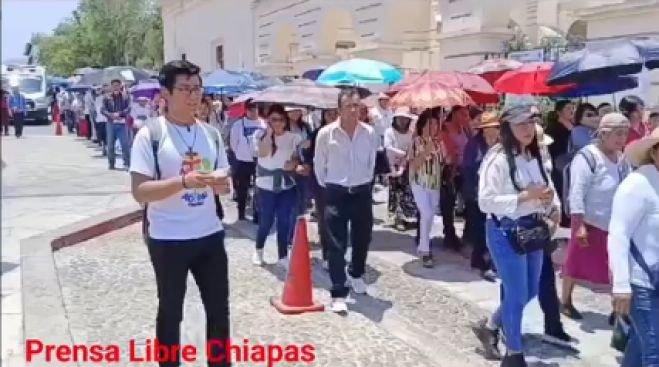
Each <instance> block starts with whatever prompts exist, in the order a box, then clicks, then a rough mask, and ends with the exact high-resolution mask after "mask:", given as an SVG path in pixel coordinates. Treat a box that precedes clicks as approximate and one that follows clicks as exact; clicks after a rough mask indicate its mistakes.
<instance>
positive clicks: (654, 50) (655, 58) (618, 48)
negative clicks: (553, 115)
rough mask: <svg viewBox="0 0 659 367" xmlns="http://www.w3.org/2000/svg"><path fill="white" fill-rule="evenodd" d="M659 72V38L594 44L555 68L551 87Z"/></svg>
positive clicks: (566, 57)
mask: <svg viewBox="0 0 659 367" xmlns="http://www.w3.org/2000/svg"><path fill="white" fill-rule="evenodd" d="M643 67H646V68H648V69H655V68H659V38H652V39H646V40H630V39H622V40H611V41H602V42H593V43H589V44H587V45H586V47H584V48H583V49H581V50H578V51H573V52H568V53H565V54H563V55H561V57H560V58H559V60H558V61H557V62H556V64H554V66H553V68H552V70H551V74H550V75H549V78H548V84H549V85H559V84H567V83H596V82H597V81H599V80H605V79H610V78H611V77H616V76H623V75H632V74H637V73H640V72H641V71H642V70H643Z"/></svg>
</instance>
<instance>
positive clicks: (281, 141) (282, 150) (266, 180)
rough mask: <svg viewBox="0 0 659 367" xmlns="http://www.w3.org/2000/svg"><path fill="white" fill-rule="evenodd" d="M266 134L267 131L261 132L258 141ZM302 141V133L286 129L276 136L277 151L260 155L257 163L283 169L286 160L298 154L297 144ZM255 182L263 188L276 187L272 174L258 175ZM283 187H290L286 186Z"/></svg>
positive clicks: (265, 166)
mask: <svg viewBox="0 0 659 367" xmlns="http://www.w3.org/2000/svg"><path fill="white" fill-rule="evenodd" d="M264 134H265V132H259V133H258V135H257V136H256V138H257V139H256V141H257V142H258V141H260V140H261V136H263V135H264ZM301 142H302V138H301V137H300V135H298V134H295V133H292V132H290V131H286V132H284V133H283V134H282V135H280V136H275V144H276V145H277V151H276V152H275V154H274V155H270V156H268V157H259V158H258V161H257V164H258V165H259V166H261V167H263V168H265V169H268V170H274V169H282V168H284V165H285V164H286V162H288V161H290V160H291V159H292V158H293V157H294V156H297V146H298V145H299V144H300V143H301ZM257 147H258V144H257ZM257 149H258V148H257ZM255 183H256V187H258V188H260V189H263V190H269V191H272V190H273V189H274V188H273V179H272V176H265V177H259V176H258V175H257V177H256V180H255ZM283 189H288V187H284V188H283Z"/></svg>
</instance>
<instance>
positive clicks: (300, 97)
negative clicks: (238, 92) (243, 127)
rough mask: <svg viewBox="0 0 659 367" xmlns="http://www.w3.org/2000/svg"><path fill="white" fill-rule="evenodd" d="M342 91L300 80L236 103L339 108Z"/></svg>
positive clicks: (245, 96)
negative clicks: (249, 102) (251, 102)
mask: <svg viewBox="0 0 659 367" xmlns="http://www.w3.org/2000/svg"><path fill="white" fill-rule="evenodd" d="M339 92H340V89H338V88H335V87H330V86H326V85H319V84H317V83H314V82H313V81H310V80H298V81H295V82H292V83H288V84H284V85H277V86H274V87H270V88H267V89H265V90H263V91H260V92H254V93H248V94H246V95H244V96H241V97H240V98H238V99H236V101H235V102H237V103H240V102H245V101H247V100H248V99H251V100H252V101H254V102H260V103H279V104H283V105H289V106H290V105H295V106H305V107H315V108H320V109H330V108H337V103H338V97H339Z"/></svg>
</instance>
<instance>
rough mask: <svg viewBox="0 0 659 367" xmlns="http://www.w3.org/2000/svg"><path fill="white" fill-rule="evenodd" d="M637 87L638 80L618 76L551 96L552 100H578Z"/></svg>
mask: <svg viewBox="0 0 659 367" xmlns="http://www.w3.org/2000/svg"><path fill="white" fill-rule="evenodd" d="M637 87H638V78H636V77H635V76H620V77H617V78H613V79H611V78H609V79H607V80H602V81H598V82H594V83H584V84H579V85H577V86H576V87H575V88H574V89H571V90H568V91H567V92H564V93H560V94H557V95H554V96H552V98H561V99H564V98H580V97H589V96H601V95H604V94H612V93H617V92H622V91H624V90H629V89H634V88H637Z"/></svg>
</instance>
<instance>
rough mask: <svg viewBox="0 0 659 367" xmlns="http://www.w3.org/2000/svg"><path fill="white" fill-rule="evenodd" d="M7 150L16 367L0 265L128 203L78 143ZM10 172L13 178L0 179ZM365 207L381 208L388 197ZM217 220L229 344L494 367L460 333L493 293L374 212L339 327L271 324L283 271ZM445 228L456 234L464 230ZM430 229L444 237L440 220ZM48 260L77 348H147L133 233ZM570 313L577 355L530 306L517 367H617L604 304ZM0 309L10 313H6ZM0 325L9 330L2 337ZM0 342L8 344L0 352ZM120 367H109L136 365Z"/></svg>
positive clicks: (340, 366) (147, 302)
mask: <svg viewBox="0 0 659 367" xmlns="http://www.w3.org/2000/svg"><path fill="white" fill-rule="evenodd" d="M8 142H9V144H6V141H5V140H3V159H4V160H5V162H6V163H7V164H8V166H9V168H6V169H4V170H3V244H2V246H3V276H2V281H3V320H2V321H3V366H5V365H7V366H12V367H13V366H20V365H21V364H19V362H20V360H21V357H20V354H21V343H22V336H21V335H22V334H21V332H22V331H21V321H20V320H21V318H22V315H21V313H22V310H23V307H22V305H21V304H20V300H21V296H20V289H21V284H20V267H17V266H15V265H16V264H17V263H18V261H17V259H16V258H15V257H14V258H12V257H10V256H7V257H5V254H8V255H11V253H12V251H13V252H14V253H15V254H17V253H18V240H20V239H22V238H24V237H27V236H31V235H34V234H37V233H40V232H43V231H46V230H50V229H53V228H56V227H59V226H62V225H65V224H68V223H70V222H72V221H77V220H79V219H82V218H84V217H86V216H92V215H96V214H99V213H102V212H105V211H106V210H109V209H111V208H113V207H120V206H126V205H134V204H133V203H132V200H131V199H130V196H129V194H128V177H127V175H126V173H125V172H109V171H107V170H106V161H105V160H102V159H98V158H94V157H93V156H94V154H96V153H97V152H96V151H95V150H94V149H91V148H89V147H87V146H86V145H87V144H86V143H85V142H82V141H76V139H75V138H68V137H60V138H53V137H47V136H32V137H31V136H28V138H26V139H25V140H24V141H21V142H20V145H18V144H16V143H13V142H12V141H8ZM38 152H41V153H38ZM46 152H51V154H48V153H46ZM52 152H57V153H56V154H54V153H52ZM16 166H19V167H21V169H20V170H14V171H10V170H11V169H15V168H16ZM376 196H377V198H378V199H382V198H385V197H386V192H385V191H382V192H380V193H378V194H377V195H376ZM19 198H20V200H19ZM55 198H58V199H65V200H57V201H56V200H54V199H55ZM8 208H10V211H9V212H8V211H7V209H8ZM225 209H226V212H227V222H228V223H229V228H230V229H229V231H228V237H227V243H226V245H227V251H228V253H229V258H230V276H231V307H232V308H231V312H232V335H233V337H234V338H235V339H240V338H249V340H250V344H256V343H268V344H272V343H284V344H293V343H295V344H305V343H309V344H313V345H315V346H316V350H317V358H316V361H315V363H314V364H313V365H314V366H336V367H348V366H385V365H386V366H394V365H395V366H418V367H423V366H448V367H452V366H456V367H458V366H470V367H471V366H474V367H479V366H483V367H485V366H496V365H497V364H496V363H492V362H486V361H484V360H483V359H482V357H481V356H480V355H479V354H478V352H477V350H476V349H477V342H476V339H475V338H474V337H473V335H472V333H471V331H470V330H469V325H470V323H472V322H474V321H475V320H478V319H479V318H480V317H482V316H485V315H487V313H488V312H491V311H492V310H494V308H495V307H496V306H497V305H498V303H499V301H498V300H499V294H498V285H497V284H492V283H487V282H485V281H483V280H481V278H480V277H479V276H478V275H477V274H476V273H474V272H472V271H471V270H470V269H469V267H468V260H467V259H466V258H465V257H464V256H461V255H459V254H455V253H452V252H448V251H445V250H442V249H441V247H440V246H439V245H440V244H439V242H438V243H436V244H435V246H434V251H435V254H436V258H437V260H438V261H439V264H438V266H436V267H435V268H434V269H425V268H423V267H421V266H420V264H419V263H418V261H417V259H416V256H414V248H413V245H412V242H413V232H412V231H409V232H407V233H401V232H396V231H392V230H391V229H389V228H388V227H385V226H383V221H382V219H384V218H385V213H384V211H385V210H386V208H385V206H384V205H377V206H376V207H375V212H376V217H377V218H378V219H379V222H378V225H377V226H376V229H375V233H374V240H373V243H372V246H371V252H370V254H369V260H368V269H367V275H366V280H367V282H368V283H369V284H371V289H370V290H369V296H356V297H353V299H351V300H350V304H349V307H350V310H351V313H350V314H349V316H348V317H346V318H343V317H340V316H337V315H334V314H332V313H329V312H325V313H317V314H308V315H300V316H282V315H280V314H279V313H277V312H276V311H275V310H274V309H273V308H272V306H270V305H269V302H268V299H269V297H270V296H277V295H280V294H281V289H282V284H283V279H284V276H285V274H284V273H283V271H282V270H280V269H277V268H275V267H274V266H266V267H264V268H255V267H254V266H253V265H251V261H250V256H251V254H252V251H253V243H254V242H253V239H252V238H251V237H253V236H254V233H255V227H254V226H253V225H252V224H250V223H245V222H240V223H234V220H235V217H236V213H235V207H234V205H233V202H230V201H228V202H225ZM37 211H39V212H37ZM7 213H9V214H7ZM19 213H20V214H19ZM42 213H43V214H42ZM8 218H9V220H7V219H8ZM35 223H36V224H35ZM456 227H457V228H458V232H461V231H462V225H461V223H458V224H457V226H456ZM309 228H310V231H309V232H310V237H311V238H312V239H315V237H316V235H315V224H314V223H313V222H310V224H309ZM435 231H436V234H439V233H441V220H440V218H439V217H438V218H436V226H435ZM273 240H274V239H273V238H270V239H269V240H268V244H267V245H266V259H269V260H270V261H271V262H274V259H275V257H276V255H275V252H276V251H275V248H276V246H275V244H274V242H273ZM14 256H17V255H14ZM313 256H314V259H313V263H314V270H313V277H314V279H313V280H314V286H315V296H316V299H317V300H318V301H319V302H323V303H328V302H329V293H328V292H327V291H326V289H327V288H328V286H329V279H328V275H327V273H326V272H325V271H324V270H322V268H321V266H320V260H319V259H318V257H319V254H318V250H317V249H316V250H314V253H313ZM54 259H55V262H56V265H57V272H58V275H59V283H60V286H61V291H62V296H63V300H62V303H63V305H64V308H65V310H66V316H67V318H68V322H69V324H70V325H69V329H70V333H71V335H72V337H73V341H74V342H75V343H79V344H89V343H100V344H113V343H115V344H119V345H121V346H122V347H123V346H127V344H128V340H130V339H135V340H138V341H140V340H145V339H146V338H151V337H153V331H154V329H155V326H154V318H155V309H156V295H155V286H154V280H153V273H152V269H151V265H150V263H149V260H148V256H147V253H146V249H145V247H144V245H143V243H142V240H141V235H140V231H139V226H137V225H135V226H131V227H128V228H125V229H122V230H119V231H116V232H113V233H110V234H108V235H105V236H102V237H99V238H96V239H93V240H90V241H87V242H84V243H81V244H78V245H76V246H73V247H69V248H65V249H62V250H60V251H57V252H55V253H54ZM188 290H189V292H188V295H187V298H186V310H185V320H184V340H183V342H184V343H195V344H202V343H203V340H204V331H203V330H204V329H203V325H204V322H205V317H204V313H203V309H202V306H201V303H200V299H199V296H198V292H197V288H196V285H195V284H194V282H193V281H192V279H190V281H189V286H188ZM575 303H576V305H577V307H578V308H579V309H580V310H582V311H583V313H584V316H585V320H584V321H583V322H582V323H575V322H572V321H569V320H564V323H565V326H566V329H567V331H568V332H569V333H570V334H572V335H573V336H575V337H576V338H577V339H579V341H580V344H579V349H580V351H581V353H580V354H579V355H575V354H573V353H569V352H566V351H564V350H561V349H556V348H553V347H549V346H547V345H545V344H542V343H541V342H540V339H539V335H541V334H542V331H543V329H542V328H543V316H542V312H541V311H540V310H539V307H538V305H537V302H534V303H533V304H532V305H531V306H529V308H528V309H527V310H526V313H525V320H524V329H525V333H526V334H527V337H526V349H527V350H528V357H529V359H530V360H531V361H534V363H531V364H530V365H531V366H533V367H540V366H552V367H554V366H561V367H562V366H568V367H571V366H575V367H577V366H584V367H587V366H593V367H595V366H597V367H600V366H602V367H609V366H611V367H612V366H617V363H616V354H615V353H614V352H613V351H612V349H611V348H609V347H608V344H609V338H610V331H608V327H607V326H606V317H607V315H608V312H609V307H610V306H609V305H610V300H609V297H608V296H607V295H606V294H597V293H593V292H591V291H589V290H585V289H583V288H578V289H577V291H576V293H575ZM6 310H7V311H13V312H14V313H11V314H7V315H5V311H6ZM6 319H8V320H11V321H13V325H12V324H10V325H9V326H8V327H6V326H5V320H6ZM6 338H7V339H6ZM6 340H7V341H9V342H10V344H9V345H10V346H9V347H7V348H5V346H6V344H7V343H6ZM12 342H13V347H12V344H11V343H12ZM123 349H124V350H126V349H127V348H123ZM5 353H7V354H5ZM6 356H9V357H10V358H6ZM12 356H13V359H12V358H11V357H12ZM123 361H124V363H123V364H120V365H130V366H136V365H140V364H135V363H133V364H128V363H127V362H126V359H125V358H124V359H123ZM6 362H7V363H6ZM193 365H194V366H199V365H201V362H198V363H195V364H191V366H193ZM240 365H245V366H250V365H254V366H257V365H262V364H240ZM282 365H283V364H282ZM288 365H291V364H288Z"/></svg>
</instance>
